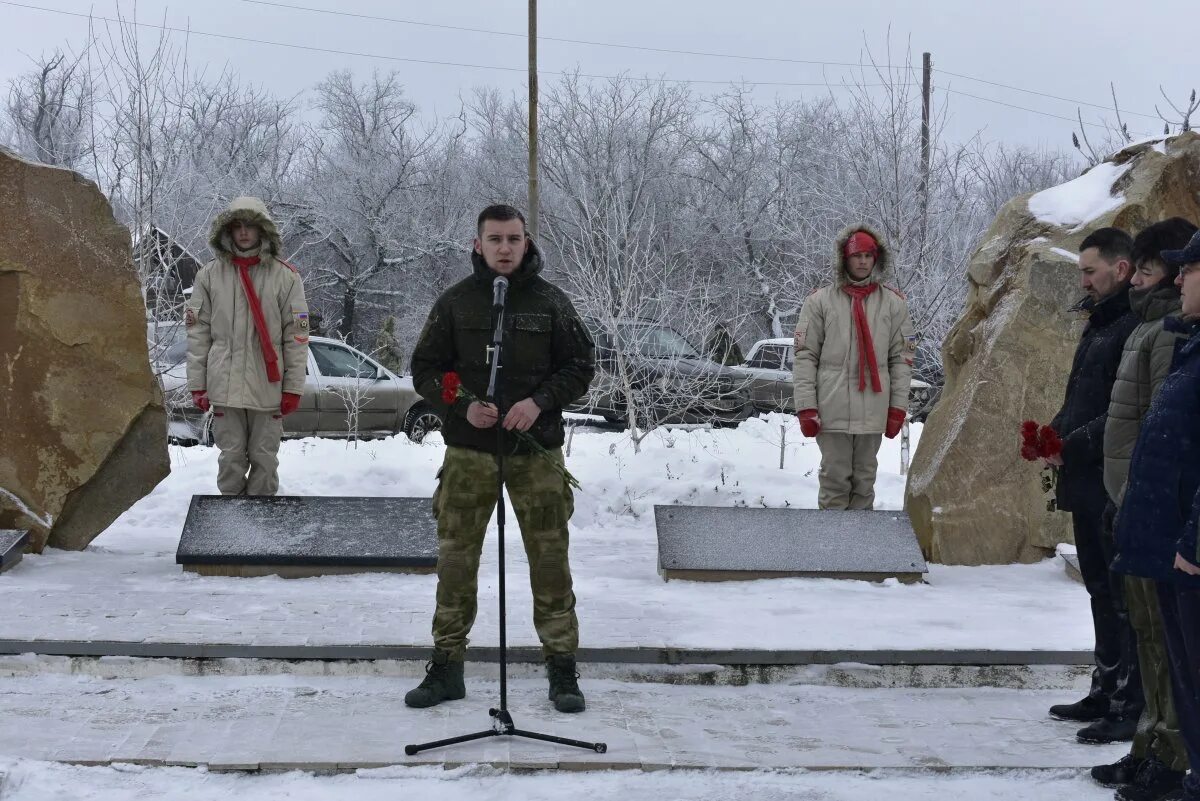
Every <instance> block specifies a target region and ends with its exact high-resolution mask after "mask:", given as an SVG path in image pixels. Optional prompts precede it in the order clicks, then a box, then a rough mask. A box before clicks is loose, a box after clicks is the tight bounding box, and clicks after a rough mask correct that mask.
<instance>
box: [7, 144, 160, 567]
mask: <svg viewBox="0 0 1200 801" xmlns="http://www.w3.org/2000/svg"><path fill="white" fill-rule="evenodd" d="M145 317H146V315H145V308H144V306H143V303H142V297H141V292H140V290H139V287H138V281H137V276H136V274H135V272H134V267H133V262H132V260H131V257H130V244H129V232H128V231H127V230H125V229H124V228H123V227H122V226H120V225H119V224H118V223H117V221H116V220H115V219H114V218H113V214H112V209H111V208H110V206H109V204H108V201H107V200H105V198H104V196H103V195H102V194H101V193H100V191H99V190H98V189H97V188H96V186H95V185H94V184H92V183H90V182H89V181H87V180H85V179H83V178H82V177H80V176H79V175H77V174H76V173H73V172H70V171H67V170H61V169H55V168H51V167H45V166H42V165H36V164H31V163H29V162H26V161H22V160H20V159H18V158H16V157H14V156H12V155H11V154H9V153H7V152H5V151H2V150H0V421H2V424H0V528H27V529H29V530H30V534H31V540H32V541H31V547H32V548H33V550H35V551H38V552H40V551H41V550H42V549H43V548H44V547H45V546H46V545H47V544H49V545H51V546H53V547H55V548H65V549H71V550H78V549H82V548H84V547H86V546H87V544H88V543H89V542H91V541H92V539H94V538H95V537H96V535H98V534H99V533H100V532H101V531H103V530H104V529H105V528H106V527H107V526H108V525H109V524H110V523H112V521H113V520H115V519H116V518H117V517H118V516H119V515H120V514H121V513H122V512H124V511H126V510H127V509H128V508H129V507H130V506H132V505H133V503H134V502H135V501H137V500H138V499H140V498H141V497H142V496H144V495H145V494H146V493H148V492H149V491H150V490H151V489H153V488H154V486H155V485H156V484H158V482H159V481H161V480H162V479H163V478H164V477H165V476H166V475H167V473H168V472H169V471H170V462H169V460H168V456H167V442H166V430H167V424H166V416H165V413H164V411H163V407H162V399H161V397H160V393H159V390H158V388H157V385H156V384H155V381H154V378H153V376H152V374H151V372H150V364H149V360H148V356H147V351H146V323H145Z"/></svg>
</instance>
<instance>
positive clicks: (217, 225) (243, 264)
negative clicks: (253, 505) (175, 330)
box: [184, 197, 308, 495]
mask: <svg viewBox="0 0 1200 801" xmlns="http://www.w3.org/2000/svg"><path fill="white" fill-rule="evenodd" d="M209 245H210V246H211V247H212V250H213V253H215V254H216V258H215V259H213V260H212V261H210V262H209V263H208V264H206V265H204V267H203V268H202V269H201V270H200V272H199V273H197V275H196V281H195V284H194V285H193V287H192V297H191V300H189V301H188V303H187V306H186V309H185V312H184V313H185V323H186V324H187V332H188V367H187V372H188V389H189V390H191V392H192V398H193V400H194V402H195V404H196V406H197V407H198V408H200V409H202V410H204V411H208V410H209V409H210V408H211V409H212V413H213V437H214V439H215V440H216V443H217V447H218V448H220V450H221V455H220V457H219V458H218V472H217V487H218V488H219V489H220V490H221V493H222V494H224V495H243V494H245V495H274V494H275V492H276V490H278V488H279V474H278V468H279V456H278V454H279V440H280V438H281V437H282V435H283V417H284V416H285V415H287V414H290V413H291V412H294V411H295V410H296V408H297V407H298V406H299V405H300V396H301V394H302V393H303V392H304V375H305V367H306V365H307V362H308V304H307V303H306V302H305V300H304V285H303V284H302V283H301V281H300V275H299V273H297V272H296V269H295V268H294V267H292V266H291V265H290V264H287V263H286V262H284V261H282V260H281V259H280V258H279V252H280V239H279V230H278V229H277V228H276V226H275V223H274V221H272V220H271V217H270V215H269V214H268V213H267V207H266V206H265V205H264V204H263V202H262V201H261V200H258V199H257V198H252V197H239V198H234V200H233V202H232V203H231V204H230V206H229V208H228V209H227V210H226V211H225V212H224V213H222V214H221V215H220V216H219V217H217V219H216V220H214V221H213V225H212V232H211V235H210V237H209Z"/></svg>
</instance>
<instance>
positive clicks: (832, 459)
mask: <svg viewBox="0 0 1200 801" xmlns="http://www.w3.org/2000/svg"><path fill="white" fill-rule="evenodd" d="M882 442H883V435H882V434H845V433H842V432H840V431H831V432H828V433H827V432H824V431H822V432H821V433H820V434H817V447H818V448H820V449H821V470H820V473H819V474H818V475H819V480H820V485H821V489H820V491H819V492H818V493H817V508H819V509H874V508H875V474H876V472H877V471H878V470H879V446H880V444H881V443H882Z"/></svg>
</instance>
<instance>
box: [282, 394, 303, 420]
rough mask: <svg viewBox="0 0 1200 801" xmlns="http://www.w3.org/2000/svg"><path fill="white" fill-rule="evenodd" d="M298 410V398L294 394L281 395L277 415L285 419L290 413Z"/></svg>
mask: <svg viewBox="0 0 1200 801" xmlns="http://www.w3.org/2000/svg"><path fill="white" fill-rule="evenodd" d="M299 408H300V396H299V395H297V394H296V393H295V392H285V393H283V400H281V401H280V402H279V413H280V414H281V415H283V416H284V417H287V416H288V415H289V414H291V413H292V412H294V411H296V410H297V409H299Z"/></svg>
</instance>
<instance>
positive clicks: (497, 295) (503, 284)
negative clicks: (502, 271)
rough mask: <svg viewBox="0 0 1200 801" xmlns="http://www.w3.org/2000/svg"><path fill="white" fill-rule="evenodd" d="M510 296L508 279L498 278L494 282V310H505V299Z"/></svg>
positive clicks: (500, 276)
mask: <svg viewBox="0 0 1200 801" xmlns="http://www.w3.org/2000/svg"><path fill="white" fill-rule="evenodd" d="M507 296H508V279H507V278H505V277H504V276H503V275H498V276H496V280H495V281H493V282H492V308H493V309H503V308H504V299H505V298H506V297H507Z"/></svg>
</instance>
